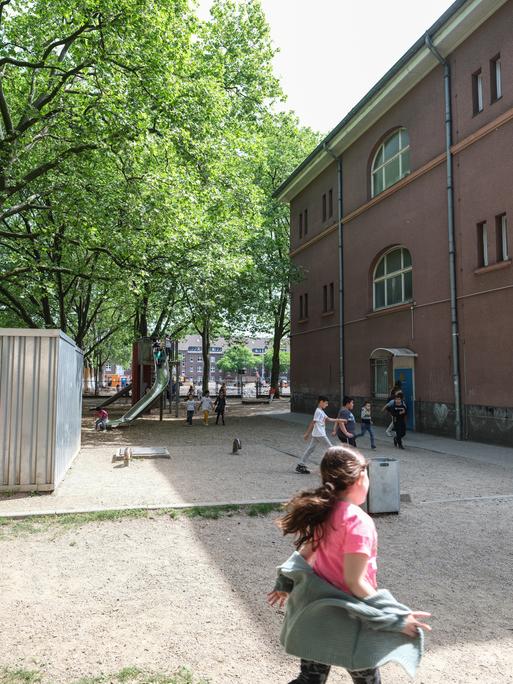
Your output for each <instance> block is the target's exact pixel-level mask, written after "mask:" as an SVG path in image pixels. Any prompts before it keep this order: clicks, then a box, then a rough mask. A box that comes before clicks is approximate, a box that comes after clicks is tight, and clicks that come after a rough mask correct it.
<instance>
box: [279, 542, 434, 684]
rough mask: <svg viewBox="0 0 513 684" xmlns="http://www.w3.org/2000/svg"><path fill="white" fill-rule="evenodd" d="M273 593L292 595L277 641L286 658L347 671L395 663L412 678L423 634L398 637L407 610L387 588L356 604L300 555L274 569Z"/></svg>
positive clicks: (354, 598) (353, 597)
mask: <svg viewBox="0 0 513 684" xmlns="http://www.w3.org/2000/svg"><path fill="white" fill-rule="evenodd" d="M275 589H276V590H277V591H287V592H289V593H290V595H289V598H288V601H287V611H286V615H285V621H284V623H283V627H282V630H281V637H280V640H281V643H282V644H283V646H284V648H285V650H286V652H287V653H289V654H290V655H294V656H297V657H299V658H304V659H306V660H314V661H315V662H318V663H324V664H326V665H339V666H341V667H345V668H347V669H348V670H366V669H368V668H375V667H380V666H381V665H384V664H385V663H388V662H389V661H395V662H397V663H399V664H400V665H402V666H403V667H404V669H405V670H406V672H407V673H408V674H409V675H410V677H412V678H413V677H414V676H415V672H416V669H417V667H418V665H419V663H420V659H421V657H422V652H423V642H424V637H423V633H422V630H419V636H418V638H415V639H412V638H411V637H408V636H406V635H405V634H401V630H402V629H403V627H404V623H405V617H406V616H407V615H408V614H409V613H411V610H410V609H409V608H407V606H404V605H402V604H401V603H399V602H398V601H396V600H395V598H394V597H393V596H392V594H391V593H390V592H389V591H387V590H386V589H381V590H380V591H378V592H377V593H376V594H375V595H374V596H372V597H371V598H368V599H364V600H362V599H358V598H356V597H355V596H352V595H351V594H346V593H345V592H343V591H342V590H340V589H338V588H337V587H334V586H333V585H331V584H329V583H328V582H325V581H324V580H323V579H321V578H320V577H319V576H318V575H316V574H315V573H314V571H313V569H312V568H311V566H310V565H309V564H308V563H307V562H306V561H305V560H304V558H303V557H302V556H301V555H300V554H299V553H293V554H292V556H291V557H290V558H289V559H288V560H287V561H286V562H285V563H284V564H283V565H282V566H280V567H279V568H278V579H277V582H276V586H275Z"/></svg>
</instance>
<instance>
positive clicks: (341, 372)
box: [324, 143, 345, 405]
mask: <svg viewBox="0 0 513 684" xmlns="http://www.w3.org/2000/svg"><path fill="white" fill-rule="evenodd" d="M324 149H325V150H326V152H327V153H328V154H329V155H330V156H331V157H333V159H334V160H335V161H336V162H337V179H338V202H337V205H338V353H339V392H340V405H342V400H343V398H344V394H345V377H344V365H345V363H344V362H345V350H344V224H343V222H342V217H343V215H344V201H343V195H342V157H337V156H336V155H335V154H334V153H333V152H332V150H330V148H329V147H328V145H327V144H326V143H324Z"/></svg>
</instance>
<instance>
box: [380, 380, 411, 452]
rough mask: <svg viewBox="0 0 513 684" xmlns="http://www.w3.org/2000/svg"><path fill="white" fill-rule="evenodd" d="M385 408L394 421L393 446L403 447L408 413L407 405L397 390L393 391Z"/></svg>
mask: <svg viewBox="0 0 513 684" xmlns="http://www.w3.org/2000/svg"><path fill="white" fill-rule="evenodd" d="M385 408H386V410H387V411H388V413H390V415H391V416H392V421H393V423H394V426H393V428H392V429H393V430H394V432H395V437H394V446H396V447H398V448H399V449H404V446H403V437H404V436H405V434H406V416H407V414H408V407H407V406H406V404H405V402H404V395H403V393H402V392H401V391H400V390H399V392H396V393H395V397H394V399H393V401H389V402H388V404H387V405H386V406H385Z"/></svg>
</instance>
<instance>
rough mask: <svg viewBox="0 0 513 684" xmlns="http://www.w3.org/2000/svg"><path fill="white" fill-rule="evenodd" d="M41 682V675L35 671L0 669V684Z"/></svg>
mask: <svg viewBox="0 0 513 684" xmlns="http://www.w3.org/2000/svg"><path fill="white" fill-rule="evenodd" d="M40 681H41V674H40V673H39V672H35V671H34V670H22V669H16V670H11V669H9V668H7V667H2V668H0V684H37V683H38V682H40Z"/></svg>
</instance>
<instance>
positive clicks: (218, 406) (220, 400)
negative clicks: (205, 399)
mask: <svg viewBox="0 0 513 684" xmlns="http://www.w3.org/2000/svg"><path fill="white" fill-rule="evenodd" d="M214 407H215V412H216V416H217V417H216V425H219V418H221V420H222V421H223V425H224V424H225V422H224V412H225V409H226V392H225V390H224V389H223V388H222V387H221V389H220V390H219V394H218V395H217V397H216V400H215V402H214Z"/></svg>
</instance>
